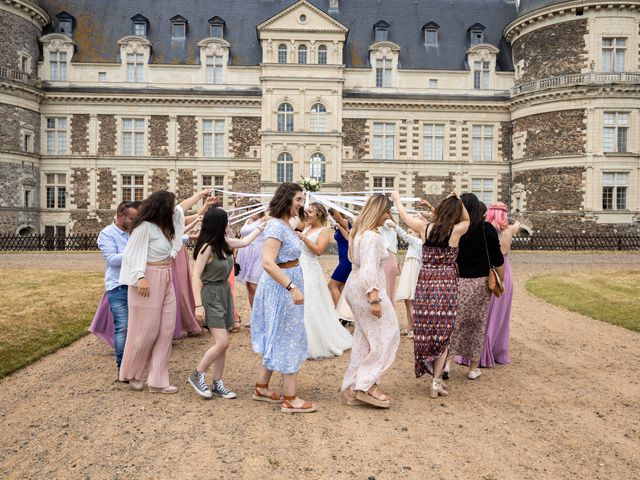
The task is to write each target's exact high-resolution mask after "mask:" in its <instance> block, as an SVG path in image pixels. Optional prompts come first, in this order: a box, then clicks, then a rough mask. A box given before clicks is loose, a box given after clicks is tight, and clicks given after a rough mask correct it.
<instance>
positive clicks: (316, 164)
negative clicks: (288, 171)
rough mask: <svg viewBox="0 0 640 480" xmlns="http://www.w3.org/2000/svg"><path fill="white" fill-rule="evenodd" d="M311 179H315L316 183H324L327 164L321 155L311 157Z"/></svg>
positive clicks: (316, 154) (315, 154)
mask: <svg viewBox="0 0 640 480" xmlns="http://www.w3.org/2000/svg"><path fill="white" fill-rule="evenodd" d="M309 176H310V177H311V178H315V179H316V180H317V181H319V182H321V183H324V182H326V180H327V164H326V161H325V159H324V155H323V154H321V153H314V154H313V155H312V156H311V171H310V173H309Z"/></svg>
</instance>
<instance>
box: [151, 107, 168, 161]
mask: <svg viewBox="0 0 640 480" xmlns="http://www.w3.org/2000/svg"><path fill="white" fill-rule="evenodd" d="M149 154H150V155H156V156H162V155H168V154H169V116H168V115H152V116H151V119H150V120H149Z"/></svg>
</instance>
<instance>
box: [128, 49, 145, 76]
mask: <svg viewBox="0 0 640 480" xmlns="http://www.w3.org/2000/svg"><path fill="white" fill-rule="evenodd" d="M143 59H144V57H143V55H142V54H141V53H128V54H127V82H144V60H143Z"/></svg>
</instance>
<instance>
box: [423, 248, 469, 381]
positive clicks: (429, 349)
mask: <svg viewBox="0 0 640 480" xmlns="http://www.w3.org/2000/svg"><path fill="white" fill-rule="evenodd" d="M457 255H458V249H457V248H454V247H450V246H448V244H447V245H435V244H433V243H431V242H430V241H429V240H427V241H426V242H425V244H424V245H423V246H422V268H421V269H420V275H419V276H418V285H417V286H416V294H415V300H414V303H413V305H414V314H413V351H414V357H415V373H416V377H421V376H422V375H424V374H425V373H427V372H429V366H428V364H429V363H431V362H433V361H434V360H435V359H436V358H438V357H439V356H440V355H442V354H443V353H444V351H445V349H446V348H447V347H448V346H449V342H450V339H451V334H452V333H453V329H454V327H455V324H456V316H457V311H458V266H457V264H456V257H457Z"/></svg>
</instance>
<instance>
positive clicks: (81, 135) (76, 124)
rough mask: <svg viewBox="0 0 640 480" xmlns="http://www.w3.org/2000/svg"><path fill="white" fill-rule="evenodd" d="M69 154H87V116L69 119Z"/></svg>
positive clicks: (76, 115)
mask: <svg viewBox="0 0 640 480" xmlns="http://www.w3.org/2000/svg"><path fill="white" fill-rule="evenodd" d="M71 153H80V154H82V153H89V115H88V114H84V113H83V114H77V113H76V114H73V116H72V117H71Z"/></svg>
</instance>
